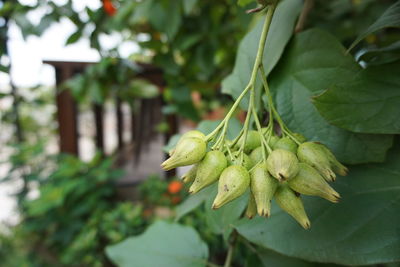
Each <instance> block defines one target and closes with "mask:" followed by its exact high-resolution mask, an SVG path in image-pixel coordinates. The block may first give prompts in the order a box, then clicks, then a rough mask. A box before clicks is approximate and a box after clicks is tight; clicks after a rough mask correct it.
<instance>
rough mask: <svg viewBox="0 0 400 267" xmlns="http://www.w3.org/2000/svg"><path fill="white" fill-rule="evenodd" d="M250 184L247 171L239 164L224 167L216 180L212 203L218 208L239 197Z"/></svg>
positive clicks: (213, 206)
mask: <svg viewBox="0 0 400 267" xmlns="http://www.w3.org/2000/svg"><path fill="white" fill-rule="evenodd" d="M249 184H250V175H249V172H248V171H247V170H246V169H245V168H244V167H242V166H240V165H232V166H229V167H228V168H226V169H225V170H224V171H223V172H222V174H221V176H220V178H219V181H218V193H217V196H216V197H215V199H214V203H213V205H212V208H213V209H218V208H220V207H222V206H223V205H225V204H226V203H228V202H230V201H232V200H234V199H236V198H238V197H240V196H241V195H243V193H244V192H246V189H247V188H248V187H249Z"/></svg>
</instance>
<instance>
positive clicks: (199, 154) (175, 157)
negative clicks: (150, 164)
mask: <svg viewBox="0 0 400 267" xmlns="http://www.w3.org/2000/svg"><path fill="white" fill-rule="evenodd" d="M206 146H207V145H206V142H204V140H203V139H200V138H196V137H188V138H185V139H183V140H182V141H180V142H179V143H178V145H177V146H176V148H175V152H174V153H173V154H172V156H171V157H170V158H169V159H167V160H166V161H164V162H163V163H162V164H161V167H162V168H163V169H164V170H166V171H168V170H171V169H173V168H176V167H180V166H187V165H191V164H194V163H197V162H199V161H200V160H201V159H202V158H203V157H204V155H205V154H206V149H207V147H206Z"/></svg>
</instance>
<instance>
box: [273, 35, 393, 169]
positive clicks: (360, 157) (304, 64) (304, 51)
mask: <svg viewBox="0 0 400 267" xmlns="http://www.w3.org/2000/svg"><path fill="white" fill-rule="evenodd" d="M360 70H361V67H360V66H359V65H357V63H355V61H354V59H353V58H352V57H351V56H350V55H345V49H344V47H343V46H342V45H341V44H340V43H339V42H338V41H337V40H336V38H334V37H333V36H331V35H330V34H328V33H326V32H323V31H321V30H316V29H313V30H309V31H305V32H303V33H300V34H298V35H297V36H296V37H295V38H294V39H293V40H292V42H291V43H290V45H289V46H288V48H287V51H286V52H285V54H284V56H283V57H282V60H281V61H280V62H279V64H278V65H277V66H276V69H275V70H274V71H273V72H272V74H271V75H270V81H271V90H272V91H273V92H274V94H275V99H276V104H277V108H278V111H279V113H280V114H281V116H282V118H283V120H284V121H285V122H286V123H287V125H288V126H289V128H291V129H292V130H294V131H296V132H300V133H302V134H304V135H305V136H306V137H307V138H309V139H310V140H315V141H321V142H323V143H324V144H326V145H327V146H328V147H329V148H330V149H332V150H333V151H334V153H335V154H336V155H337V157H338V158H339V159H340V160H341V161H343V162H345V163H349V164H356V163H365V162H382V161H383V160H384V159H385V155H386V151H387V150H388V149H389V148H390V146H391V145H392V139H393V137H392V136H391V135H373V134H357V133H352V132H348V131H346V130H343V129H340V128H338V127H335V126H333V125H330V124H328V122H327V121H326V120H325V119H324V118H323V117H322V116H321V115H320V114H319V113H318V111H317V110H316V108H315V107H314V106H313V104H312V103H311V97H312V96H315V95H318V94H320V93H322V92H323V91H324V90H326V89H327V88H329V86H331V85H332V84H335V83H337V82H338V81H342V82H345V81H350V80H352V79H353V77H354V76H355V75H356V74H357V73H358V72H359V71H360Z"/></svg>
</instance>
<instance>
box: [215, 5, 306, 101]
mask: <svg viewBox="0 0 400 267" xmlns="http://www.w3.org/2000/svg"><path fill="white" fill-rule="evenodd" d="M301 6H302V1H300V0H291V1H282V2H281V4H280V5H279V6H278V7H277V9H276V11H275V14H274V17H273V19H272V22H271V26H270V31H269V33H268V37H267V40H266V44H265V52H264V57H263V64H264V67H265V70H266V73H269V72H270V71H271V70H272V69H273V67H274V66H275V64H276V63H277V62H278V60H279V58H280V57H281V55H282V52H283V49H284V48H285V45H286V44H287V42H288V41H289V39H290V37H291V36H292V33H293V28H294V24H295V22H296V18H297V15H298V14H299V12H300V10H301ZM263 24H264V17H263V18H261V19H260V21H259V23H258V24H257V25H256V27H255V28H254V29H253V30H252V31H250V32H249V33H248V34H247V35H246V36H245V37H244V39H243V40H242V41H241V42H240V45H239V49H238V52H237V55H236V62H235V67H234V69H233V72H232V74H230V75H229V76H228V77H226V78H225V79H224V80H223V82H222V92H224V93H226V94H229V95H231V96H232V97H233V98H235V99H236V98H237V97H238V96H239V95H240V93H241V92H242V91H243V89H244V88H245V87H246V85H247V84H248V82H249V80H250V76H251V71H252V70H253V65H254V61H255V59H256V53H257V48H258V42H259V40H260V35H261V30H262V26H263ZM247 105H248V98H245V99H244V100H243V101H242V103H241V107H242V108H246V107H247Z"/></svg>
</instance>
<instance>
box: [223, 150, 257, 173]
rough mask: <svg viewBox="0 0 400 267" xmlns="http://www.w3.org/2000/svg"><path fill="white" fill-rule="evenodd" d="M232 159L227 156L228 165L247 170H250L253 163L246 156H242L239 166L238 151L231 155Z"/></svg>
mask: <svg viewBox="0 0 400 267" xmlns="http://www.w3.org/2000/svg"><path fill="white" fill-rule="evenodd" d="M232 156H233V159H231V158H230V157H229V156H228V165H242V166H244V167H245V168H246V169H247V170H250V169H251V168H253V166H254V164H255V163H254V162H253V161H252V160H251V158H250V157H249V156H248V155H247V154H243V162H242V164H240V153H239V151H235V152H233V153H232Z"/></svg>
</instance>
